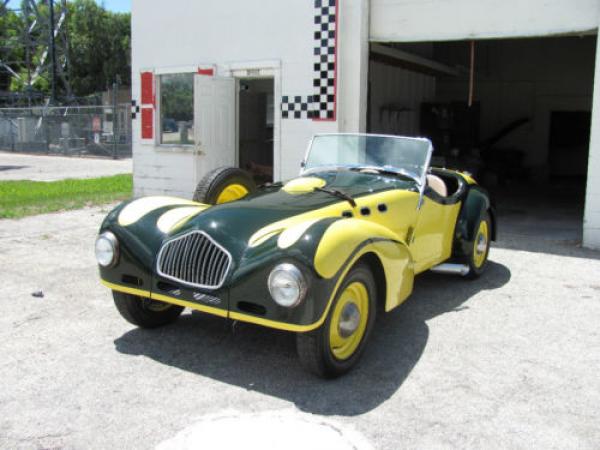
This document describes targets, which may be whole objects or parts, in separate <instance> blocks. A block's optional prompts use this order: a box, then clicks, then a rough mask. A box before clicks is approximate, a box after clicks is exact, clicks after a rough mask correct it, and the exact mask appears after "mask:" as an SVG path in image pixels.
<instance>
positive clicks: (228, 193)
mask: <svg viewBox="0 0 600 450" xmlns="http://www.w3.org/2000/svg"><path fill="white" fill-rule="evenodd" d="M246 195H248V189H246V188H245V187H244V186H242V185H241V184H230V185H228V186H225V189H223V190H222V191H221V193H220V194H219V196H218V197H217V202H216V204H217V205H219V204H221V203H227V202H232V201H234V200H239V199H240V198H242V197H245V196H246Z"/></svg>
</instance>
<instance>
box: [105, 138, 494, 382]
mask: <svg viewBox="0 0 600 450" xmlns="http://www.w3.org/2000/svg"><path fill="white" fill-rule="evenodd" d="M432 151H433V149H432V145H431V142H430V141H429V140H427V139H422V138H409V137H399V136H384V135H369V134H323V135H317V136H315V137H314V138H313V139H312V140H311V142H310V145H309V147H308V150H307V153H306V156H305V159H304V161H303V163H302V170H301V174H300V176H299V177H298V178H295V179H292V180H290V181H287V182H283V183H271V184H267V185H264V186H261V187H259V188H256V187H255V186H254V184H253V182H252V179H251V177H250V176H249V175H248V174H247V173H246V172H244V171H242V170H240V169H237V168H220V169H217V170H215V171H213V172H211V173H209V174H208V175H207V176H206V177H205V178H204V179H203V180H202V181H201V182H200V184H199V185H198V189H197V191H196V193H195V195H194V200H187V199H179V198H172V197H145V198H139V199H136V200H131V201H128V202H125V203H123V204H121V205H119V206H117V207H116V208H115V209H114V210H113V211H112V212H110V213H109V214H108V216H107V217H106V219H105V220H104V222H103V224H102V226H101V228H100V233H99V236H98V238H97V240H96V257H97V260H98V264H99V266H100V276H101V279H102V283H103V284H104V285H106V286H107V287H108V288H110V289H111V290H112V292H113V297H114V302H115V305H116V307H117V309H118V311H119V312H120V313H121V315H122V316H123V317H124V318H125V319H126V320H128V321H129V322H131V323H133V324H135V325H137V326H140V327H147V328H153V327H157V326H161V325H165V324H167V323H170V322H173V321H175V320H176V319H177V317H178V316H179V315H180V314H181V312H182V310H183V309H184V308H191V309H193V310H197V311H202V312H205V313H208V314H213V315H215V316H219V317H223V318H225V319H231V320H234V321H242V322H249V323H253V324H257V325H261V326H265V327H271V328H277V329H280V330H287V331H291V332H294V333H296V339H297V350H298V354H299V357H300V360H301V362H302V363H303V365H304V366H305V367H306V368H307V369H309V370H311V371H312V372H314V373H316V374H318V375H320V376H322V377H335V376H339V375H341V374H343V373H345V372H347V371H348V370H349V369H350V368H352V367H353V366H354V365H355V363H356V362H357V361H358V359H359V358H360V356H361V354H362V353H363V351H364V349H365V346H366V344H367V341H368V338H369V335H370V333H371V332H372V329H373V327H374V324H375V314H376V312H377V310H378V309H379V310H381V311H383V310H384V311H391V310H393V309H394V308H396V307H397V306H398V305H400V304H401V303H402V302H403V301H404V300H406V299H407V297H408V296H409V295H410V294H411V292H412V290H413V283H414V279H415V275H417V274H419V273H422V272H424V271H426V270H434V271H438V272H445V273H453V274H457V275H462V276H465V277H471V278H473V277H477V276H479V275H480V274H481V273H482V272H483V271H484V269H485V267H486V262H487V256H488V252H489V248H490V241H492V240H494V239H495V233H496V224H495V218H494V216H495V214H494V209H493V207H492V204H491V202H490V199H489V196H488V194H487V193H486V191H485V190H484V189H482V188H481V187H479V186H478V185H477V184H476V183H475V181H474V180H473V179H472V178H471V177H470V176H468V175H466V174H463V173H460V172H456V171H452V170H446V169H438V168H430V167H429V165H430V160H431V154H432ZM378 307H379V308H378Z"/></svg>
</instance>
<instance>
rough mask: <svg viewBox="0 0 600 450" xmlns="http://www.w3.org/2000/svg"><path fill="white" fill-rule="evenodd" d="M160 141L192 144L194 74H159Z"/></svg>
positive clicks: (162, 142)
mask: <svg viewBox="0 0 600 450" xmlns="http://www.w3.org/2000/svg"><path fill="white" fill-rule="evenodd" d="M159 108H160V143H161V144H174V145H192V144H194V74H193V73H174V74H167V75H161V76H160V103H159Z"/></svg>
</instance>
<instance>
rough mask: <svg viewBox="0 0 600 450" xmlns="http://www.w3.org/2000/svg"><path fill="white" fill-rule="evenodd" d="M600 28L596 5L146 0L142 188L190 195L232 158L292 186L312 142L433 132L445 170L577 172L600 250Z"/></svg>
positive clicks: (590, 1) (544, 177)
mask: <svg viewBox="0 0 600 450" xmlns="http://www.w3.org/2000/svg"><path fill="white" fill-rule="evenodd" d="M599 19H600V0H528V1H526V2H525V1H521V0H504V1H498V0H429V1H414V0H262V1H249V0H246V1H233V0H223V1H208V0H199V1H194V2H192V1H184V0H171V1H169V2H162V1H158V0H134V1H133V7H132V71H133V77H132V80H133V87H132V89H133V92H132V98H133V99H134V100H133V101H134V102H135V105H134V110H135V111H137V112H136V114H135V117H136V120H134V125H133V143H134V147H133V154H134V185H135V193H136V195H150V194H157V193H161V194H162V193H166V194H170V195H179V196H184V197H191V194H192V192H193V190H194V189H195V186H196V184H197V182H198V181H199V179H200V178H201V177H202V176H203V174H205V173H206V172H207V171H209V170H211V169H213V168H216V167H218V166H222V165H239V166H241V167H244V168H248V169H250V170H252V171H253V172H254V174H255V176H256V177H257V179H269V178H271V177H273V178H274V179H286V178H290V177H293V176H295V175H297V173H298V170H299V167H300V161H301V159H302V157H303V154H304V151H305V149H306V144H307V143H308V140H309V138H310V137H311V136H312V135H313V134H315V133H322V132H338V131H339V132H346V131H348V132H349V131H369V132H384V133H391V134H406V135H426V136H428V137H431V138H432V139H433V141H434V144H435V145H436V153H437V154H438V155H439V156H440V157H441V158H440V161H441V163H442V164H448V165H451V162H452V161H453V158H454V157H455V156H456V152H455V151H454V150H453V149H454V148H458V149H460V153H459V154H460V155H461V156H460V157H461V158H462V159H461V161H463V162H464V161H469V157H468V154H470V153H471V151H470V150H469V149H471V148H472V147H476V148H479V149H483V150H482V153H485V155H486V158H485V159H486V161H487V162H486V166H487V167H491V169H489V170H486V171H483V172H482V175H481V177H483V178H487V179H488V180H489V181H490V182H491V183H495V182H496V181H500V182H503V181H506V180H511V179H515V178H516V179H519V178H521V179H523V180H525V179H527V180H529V182H530V183H532V184H536V183H538V184H539V183H542V182H547V181H548V180H551V181H552V183H556V181H555V180H571V179H573V180H577V179H579V180H580V181H579V182H580V184H581V185H582V186H581V187H583V186H585V218H584V224H583V227H584V243H585V245H587V246H589V247H595V248H600V176H598V175H597V174H598V172H600V89H595V90H594V89H593V87H594V83H595V82H596V83H598V82H599V81H598V80H600V64H596V63H595V60H596V57H597V54H598V53H597V50H596V47H597V46H596V33H597V28H598V22H599ZM471 69H472V70H471ZM471 77H472V78H471ZM471 80H472V81H471ZM594 80H596V81H594ZM469 103H470V106H469ZM592 111H593V115H594V117H593V118H592ZM590 123H591V124H593V125H592V126H591V132H590ZM502 131H506V133H505V134H503V133H502ZM493 137H496V138H497V139H495V140H494V139H492V138H493ZM491 144H493V145H491ZM588 144H589V145H588ZM488 147H490V148H488ZM588 148H589V151H588ZM471 160H472V158H471ZM593 174H596V176H593ZM586 176H587V182H586V181H585V180H586ZM559 182H562V181H559ZM569 183H570V182H569ZM569 183H568V186H571V184H569ZM500 184H501V185H502V184H503V183H500ZM511 186H512V185H511ZM500 189H502V188H500ZM542 192H543V191H542ZM582 198H583V194H582Z"/></svg>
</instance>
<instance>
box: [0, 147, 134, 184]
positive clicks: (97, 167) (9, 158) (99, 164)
mask: <svg viewBox="0 0 600 450" xmlns="http://www.w3.org/2000/svg"><path fill="white" fill-rule="evenodd" d="M131 171H132V162H131V158H127V159H116V160H114V159H107V158H78V157H71V158H68V157H64V156H39V155H23V154H19V153H10V152H0V181H3V180H31V181H55V180H63V179H65V178H96V177H107V176H111V175H117V174H121V173H131Z"/></svg>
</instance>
